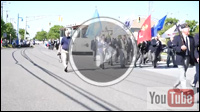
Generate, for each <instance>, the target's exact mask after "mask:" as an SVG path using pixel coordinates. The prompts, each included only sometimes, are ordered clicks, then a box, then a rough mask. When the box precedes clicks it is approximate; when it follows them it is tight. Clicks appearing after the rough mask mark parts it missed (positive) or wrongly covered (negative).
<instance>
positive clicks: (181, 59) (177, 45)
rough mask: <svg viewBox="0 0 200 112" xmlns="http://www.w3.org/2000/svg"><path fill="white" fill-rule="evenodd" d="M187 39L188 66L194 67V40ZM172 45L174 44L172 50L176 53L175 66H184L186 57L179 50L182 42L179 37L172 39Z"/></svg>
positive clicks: (191, 38)
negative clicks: (188, 45) (188, 46)
mask: <svg viewBox="0 0 200 112" xmlns="http://www.w3.org/2000/svg"><path fill="white" fill-rule="evenodd" d="M188 37H189V41H190V52H189V58H190V64H191V65H194V39H193V37H191V36H188ZM173 44H174V50H175V52H176V64H177V65H184V58H185V57H186V54H185V51H183V50H181V46H182V45H183V42H182V39H181V36H180V35H177V36H175V37H174V40H173Z"/></svg>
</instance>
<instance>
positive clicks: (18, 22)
mask: <svg viewBox="0 0 200 112" xmlns="http://www.w3.org/2000/svg"><path fill="white" fill-rule="evenodd" d="M19 18H21V21H23V18H22V17H19V13H18V17H17V39H18V43H17V45H19V43H20V38H19Z"/></svg>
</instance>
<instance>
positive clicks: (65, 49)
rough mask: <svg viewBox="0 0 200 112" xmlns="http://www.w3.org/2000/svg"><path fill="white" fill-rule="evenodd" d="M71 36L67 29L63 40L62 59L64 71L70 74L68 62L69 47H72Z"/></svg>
mask: <svg viewBox="0 0 200 112" xmlns="http://www.w3.org/2000/svg"><path fill="white" fill-rule="evenodd" d="M69 35H70V30H69V29H66V31H65V36H64V37H63V38H62V40H61V44H60V45H61V49H60V52H61V58H62V63H63V65H64V71H65V72H68V70H67V68H68V62H69V47H70V41H71V37H70V36H69Z"/></svg>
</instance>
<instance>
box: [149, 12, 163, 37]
mask: <svg viewBox="0 0 200 112" xmlns="http://www.w3.org/2000/svg"><path fill="white" fill-rule="evenodd" d="M166 17H167V15H166V16H164V17H163V18H162V19H160V20H159V21H158V23H157V25H155V26H154V27H152V28H151V37H155V36H157V32H158V31H160V30H162V28H163V26H164V23H165V19H166Z"/></svg>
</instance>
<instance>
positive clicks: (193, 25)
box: [186, 20, 198, 36]
mask: <svg viewBox="0 0 200 112" xmlns="http://www.w3.org/2000/svg"><path fill="white" fill-rule="evenodd" d="M186 23H187V24H188V26H189V27H190V35H191V36H194V34H195V29H196V27H197V23H198V22H197V21H195V20H186Z"/></svg>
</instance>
